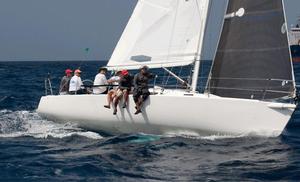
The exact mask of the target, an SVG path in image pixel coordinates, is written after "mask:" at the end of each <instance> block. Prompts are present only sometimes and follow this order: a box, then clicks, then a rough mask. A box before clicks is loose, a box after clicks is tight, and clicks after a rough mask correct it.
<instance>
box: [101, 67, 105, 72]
mask: <svg viewBox="0 0 300 182" xmlns="http://www.w3.org/2000/svg"><path fill="white" fill-rule="evenodd" d="M101 71H105V72H107V68H105V67H101V68H99V72H101Z"/></svg>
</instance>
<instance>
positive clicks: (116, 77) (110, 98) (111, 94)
mask: <svg viewBox="0 0 300 182" xmlns="http://www.w3.org/2000/svg"><path fill="white" fill-rule="evenodd" d="M121 73H122V72H121V71H116V74H115V75H114V76H113V77H111V78H110V79H109V80H108V81H107V82H112V84H113V87H112V89H111V90H109V91H108V93H107V105H104V107H105V108H108V109H110V105H111V103H112V101H113V99H114V97H115V96H116V93H117V90H118V86H119V82H120V76H121Z"/></svg>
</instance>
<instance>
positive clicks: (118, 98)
mask: <svg viewBox="0 0 300 182" xmlns="http://www.w3.org/2000/svg"><path fill="white" fill-rule="evenodd" d="M119 101H120V97H118V96H115V97H114V99H113V104H114V112H113V114H114V115H116V114H117V111H118V110H117V107H118V104H119Z"/></svg>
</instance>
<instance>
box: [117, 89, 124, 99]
mask: <svg viewBox="0 0 300 182" xmlns="http://www.w3.org/2000/svg"><path fill="white" fill-rule="evenodd" d="M116 96H117V97H122V96H123V90H121V89H118V90H117V93H116Z"/></svg>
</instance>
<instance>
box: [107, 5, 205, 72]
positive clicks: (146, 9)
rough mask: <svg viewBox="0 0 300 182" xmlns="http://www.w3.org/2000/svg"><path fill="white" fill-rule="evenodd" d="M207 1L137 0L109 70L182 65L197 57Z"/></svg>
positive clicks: (110, 61) (203, 27) (203, 28)
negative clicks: (143, 66)
mask: <svg viewBox="0 0 300 182" xmlns="http://www.w3.org/2000/svg"><path fill="white" fill-rule="evenodd" d="M208 4H209V0H139V1H138V3H137V5H136V8H135V10H134V12H133V14H132V16H131V18H130V20H129V22H128V24H127V26H126V28H125V30H124V32H123V35H122V37H121V38H120V40H119V42H118V44H117V46H116V48H115V51H114V53H113V55H112V57H111V59H110V60H109V63H108V65H107V67H108V68H109V69H138V68H139V67H140V66H142V65H148V66H149V67H150V68H161V67H173V66H184V65H188V64H191V63H193V62H194V61H195V58H197V57H199V55H197V54H199V51H198V47H199V44H202V40H201V39H200V41H201V42H199V37H200V35H201V33H203V32H204V30H205V22H206V21H205V20H206V18H207V11H208V10H207V9H208Z"/></svg>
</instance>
